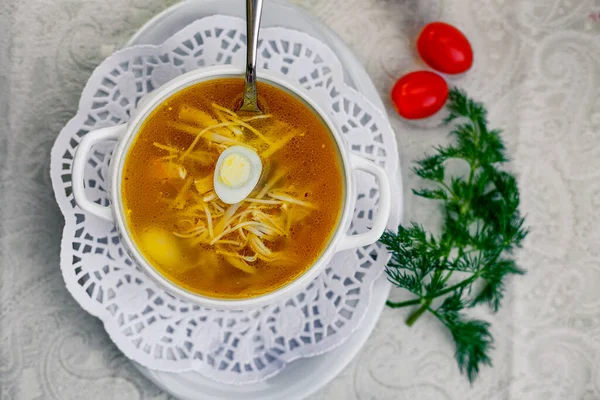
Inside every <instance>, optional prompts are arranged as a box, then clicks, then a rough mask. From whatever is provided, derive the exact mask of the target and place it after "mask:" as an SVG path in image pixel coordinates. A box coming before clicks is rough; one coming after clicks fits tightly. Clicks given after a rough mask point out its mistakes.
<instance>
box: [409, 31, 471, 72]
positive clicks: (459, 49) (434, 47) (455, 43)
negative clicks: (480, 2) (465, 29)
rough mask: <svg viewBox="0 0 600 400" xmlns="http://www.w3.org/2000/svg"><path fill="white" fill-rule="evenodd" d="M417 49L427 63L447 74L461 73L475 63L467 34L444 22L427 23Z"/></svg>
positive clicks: (420, 35) (418, 40)
mask: <svg viewBox="0 0 600 400" xmlns="http://www.w3.org/2000/svg"><path fill="white" fill-rule="evenodd" d="M417 50H418V51H419V55H420V56H421V58H422V59H423V61H425V63H426V64H427V65H429V66H430V67H431V68H433V69H435V70H437V71H440V72H443V73H446V74H460V73H463V72H465V71H466V70H468V69H469V68H471V65H473V49H472V48H471V44H470V43H469V41H468V40H467V38H466V37H465V35H463V33H462V32H461V31H459V30H458V29H456V28H455V27H453V26H452V25H448V24H446V23H444V22H432V23H430V24H427V25H425V28H423V30H422V31H421V33H420V34H419V38H418V39H417Z"/></svg>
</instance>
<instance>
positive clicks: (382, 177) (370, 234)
mask: <svg viewBox="0 0 600 400" xmlns="http://www.w3.org/2000/svg"><path fill="white" fill-rule="evenodd" d="M350 161H351V163H352V170H353V171H355V170H360V171H365V172H367V173H369V174H371V175H373V176H375V178H377V185H378V186H379V210H377V215H375V217H374V219H373V226H372V227H371V229H370V230H369V231H367V232H364V233H358V234H356V235H345V236H343V237H342V238H341V240H340V243H339V245H338V248H337V250H338V251H342V250H348V249H356V248H358V247H362V246H367V245H369V244H372V243H375V242H376V241H377V240H379V238H380V237H381V235H382V234H383V231H385V227H386V226H387V223H388V219H389V218H390V210H391V204H390V202H391V189H390V179H389V178H388V176H387V173H386V172H385V170H384V169H383V168H381V167H380V166H378V165H377V164H375V163H373V162H371V161H368V160H365V159H364V158H362V157H359V156H357V155H354V154H351V155H350Z"/></svg>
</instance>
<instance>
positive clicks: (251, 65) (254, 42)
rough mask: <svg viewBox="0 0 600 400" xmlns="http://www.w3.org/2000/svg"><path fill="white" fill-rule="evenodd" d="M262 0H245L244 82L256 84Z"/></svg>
mask: <svg viewBox="0 0 600 400" xmlns="http://www.w3.org/2000/svg"><path fill="white" fill-rule="evenodd" d="M262 4H263V0H246V35H247V37H248V39H247V40H248V52H247V54H246V83H249V84H252V85H255V84H256V50H257V47H258V29H259V28H260V17H261V14H262Z"/></svg>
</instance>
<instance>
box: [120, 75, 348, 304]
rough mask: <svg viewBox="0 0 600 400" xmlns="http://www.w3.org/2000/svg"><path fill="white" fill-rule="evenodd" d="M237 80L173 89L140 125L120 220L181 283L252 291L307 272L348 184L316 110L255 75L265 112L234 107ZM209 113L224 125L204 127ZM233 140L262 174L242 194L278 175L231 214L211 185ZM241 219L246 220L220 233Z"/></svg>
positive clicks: (204, 291)
mask: <svg viewBox="0 0 600 400" xmlns="http://www.w3.org/2000/svg"><path fill="white" fill-rule="evenodd" d="M242 91H243V80H242V79H239V78H223V79H215V80H211V81H207V82H201V83H198V84H195V85H193V86H191V87H189V88H187V89H184V90H182V91H181V92H178V93H176V94H175V95H173V96H171V97H170V98H168V99H167V100H166V101H164V102H163V103H162V104H160V105H159V106H158V107H157V108H156V109H155V110H154V111H153V112H152V113H151V115H150V116H149V117H148V118H147V119H146V121H145V122H144V124H143V125H142V127H141V128H140V131H139V132H138V134H137V137H136V138H135V139H134V142H133V144H132V146H131V148H130V150H129V153H128V154H127V157H126V160H125V165H124V171H123V178H122V196H123V202H124V208H125V211H126V221H127V226H128V229H129V231H130V233H131V235H132V237H133V239H134V241H135V243H136V245H137V246H138V248H139V249H140V251H141V252H142V254H143V255H144V257H145V258H146V260H148V262H149V263H150V264H151V265H152V266H153V267H154V268H155V269H156V270H157V271H158V272H160V273H161V274H162V275H163V276H165V277H166V278H167V279H168V280H170V281H171V282H173V283H174V284H176V285H177V286H180V287H182V288H185V289H187V290H188V291H191V292H194V293H198V294H201V295H206V296H210V297H215V298H231V299H233V298H236V299H239V298H250V297H255V296H259V295H262V294H265V293H268V292H271V291H273V290H275V289H277V288H280V287H282V286H284V285H285V284H287V283H289V282H290V281H292V280H294V279H295V278H297V277H298V276H299V275H301V274H302V273H304V272H305V271H306V270H307V269H308V268H309V267H310V266H311V265H312V264H313V263H314V262H315V261H316V260H317V258H318V257H319V256H320V255H321V253H322V252H323V251H324V249H325V248H326V246H327V244H328V242H329V240H330V238H331V236H332V233H333V232H334V230H335V229H336V227H337V224H338V223H339V219H340V213H341V208H342V203H343V196H344V190H345V188H344V184H343V178H342V171H341V167H340V157H339V154H338V150H337V148H336V144H335V140H334V138H333V137H332V135H331V133H330V132H329V130H328V128H327V127H326V125H325V124H324V123H323V122H322V120H321V118H320V117H319V116H317V115H316V114H315V113H314V112H313V111H312V110H311V109H310V108H308V107H307V106H306V105H305V104H304V103H303V102H302V101H301V100H299V99H297V98H296V97H294V96H292V95H291V94H289V93H287V92H285V91H284V90H282V89H279V88H277V87H274V86H271V85H268V84H265V83H261V82H259V84H258V92H259V101H260V104H261V105H262V107H263V111H264V112H265V114H266V115H267V116H268V118H264V119H254V120H252V119H249V117H243V116H242V115H238V116H237V117H232V116H231V115H235V114H229V113H231V110H235V109H236V107H235V106H236V104H238V103H239V102H240V98H241V93H242ZM215 105H216V106H215ZM217 106H220V107H222V108H223V109H225V110H229V113H228V112H226V111H225V110H223V109H221V108H216V107H217ZM236 118H237V121H242V122H243V123H244V124H246V126H244V125H243V124H241V125H235V121H233V122H232V120H233V119H236ZM228 123H229V124H230V125H228ZM215 124H220V125H222V126H217V127H215V128H211V129H209V130H208V132H207V131H206V129H205V128H207V127H210V126H214V125H215ZM223 125H224V126H223ZM247 126H250V128H253V129H254V130H255V131H258V132H259V133H260V134H261V135H263V136H264V138H261V137H259V136H258V135H257V134H256V133H255V132H253V130H252V129H250V128H248V127H247ZM203 130H204V133H202V134H200V132H202V131H203ZM199 134H200V137H198V135H199ZM211 135H212V136H211ZM232 141H236V142H241V143H243V144H244V145H246V146H251V147H252V148H253V149H254V150H255V151H256V153H257V154H259V156H261V161H262V163H263V172H262V176H261V180H260V181H259V184H258V185H257V186H256V188H255V189H254V191H253V192H252V193H251V194H250V196H249V198H256V197H257V196H258V195H259V194H260V192H261V190H262V189H263V188H264V187H265V185H267V184H270V183H271V180H275V179H276V178H277V177H278V176H280V177H279V179H278V180H276V181H275V183H273V185H272V187H271V186H270V187H269V188H267V189H268V190H265V191H263V192H264V193H263V195H262V197H261V199H259V200H260V202H258V203H256V202H255V203H253V202H252V201H243V202H241V203H240V204H239V205H237V206H236V207H237V208H235V207H234V208H235V215H236V216H239V217H236V218H233V220H231V221H229V220H228V219H227V218H226V217H227V210H228V209H229V207H230V206H229V205H228V204H224V203H223V202H221V201H220V200H219V199H218V198H216V199H215V198H214V197H215V195H214V194H213V192H212V191H211V190H210V189H212V187H209V186H207V185H212V183H210V184H209V183H208V182H211V179H212V176H213V173H214V169H215V164H216V160H217V158H218V156H219V154H220V153H221V152H222V151H223V150H224V149H225V148H227V147H229V146H230V145H231V143H233V142H232ZM267 141H268V142H267ZM224 142H225V143H224ZM229 142H231V143H229ZM272 146H273V147H272ZM271 147H272V149H271ZM269 149H271V150H269ZM281 199H284V200H281ZM288 200H289V201H288ZM232 210H233V209H232ZM244 211H246V212H245V213H244ZM209 214H210V218H209ZM243 221H246V222H248V221H249V222H250V223H247V224H245V225H246V226H245V227H242V228H238V229H235V230H234V231H232V232H229V233H227V232H226V231H227V230H228V229H233V228H235V227H236V226H240V225H239V223H240V222H243ZM220 223H221V224H220ZM242 225H244V224H242ZM265 232H266V233H265ZM223 233H227V234H225V235H222V234H223ZM219 234H221V235H222V237H221V238H219V237H218V236H219ZM215 240H217V242H215V243H211V242H214V241H215ZM265 248H266V249H265ZM253 258H254V259H253Z"/></svg>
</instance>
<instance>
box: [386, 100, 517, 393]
mask: <svg viewBox="0 0 600 400" xmlns="http://www.w3.org/2000/svg"><path fill="white" fill-rule="evenodd" d="M447 109H448V110H449V115H448V117H447V118H446V119H445V123H446V124H451V125H452V131H451V136H452V137H453V138H454V144H453V145H449V146H438V147H436V148H435V154H433V155H431V156H428V157H425V158H423V159H422V160H419V161H417V162H416V166H415V167H414V172H415V173H416V174H417V175H418V176H419V177H421V178H423V179H425V180H426V181H429V182H430V183H431V187H430V188H426V189H419V190H413V193H414V194H415V195H417V196H420V197H424V198H427V199H432V200H438V201H440V203H441V204H442V211H443V224H442V227H441V230H440V233H439V234H432V233H428V232H426V231H425V229H424V228H423V227H422V226H421V225H419V224H416V223H412V224H410V225H408V226H402V225H401V226H399V227H398V232H396V233H394V232H389V231H388V232H386V233H384V235H383V236H382V237H381V239H380V241H381V243H383V244H384V245H385V246H386V247H387V248H388V249H389V251H390V252H391V254H392V258H391V260H390V262H389V263H388V265H387V267H386V272H387V274H388V279H389V280H390V281H391V282H392V283H393V284H394V285H396V286H398V287H400V288H403V289H406V290H408V291H409V292H411V293H412V294H414V295H415V298H414V299H412V300H407V301H403V302H391V301H388V302H387V305H388V306H390V307H392V308H400V307H407V306H419V307H418V308H417V309H416V310H415V311H414V312H413V313H412V314H410V315H409V317H408V319H407V320H406V323H407V325H409V326H411V325H412V324H414V323H415V321H416V320H417V319H418V318H419V317H420V316H421V315H423V314H424V313H425V312H430V313H431V314H433V315H434V316H435V317H437V318H438V319H439V320H440V322H442V324H444V325H445V326H446V327H447V328H448V329H449V331H450V333H451V336H452V338H453V340H454V343H455V346H456V352H455V357H456V360H457V362H458V366H459V369H460V371H461V373H466V375H467V377H468V379H469V381H470V382H471V383H473V381H474V380H475V378H476V377H477V374H478V373H479V367H480V366H482V365H488V366H491V365H492V361H491V358H490V352H491V350H492V349H493V337H492V335H491V333H490V324H489V323H488V322H486V321H482V320H477V319H469V318H468V317H466V316H465V313H464V311H465V310H466V309H468V308H470V307H474V306H477V305H481V304H485V305H487V306H489V307H490V309H491V310H492V311H494V312H496V311H497V310H498V308H499V307H500V304H501V302H502V298H503V296H504V290H505V278H506V277H507V276H508V275H511V274H523V273H524V271H523V270H522V269H520V268H519V267H518V266H517V265H516V263H515V260H514V258H513V250H514V249H515V248H518V247H520V246H521V243H522V242H523V239H525V237H526V236H527V233H528V229H527V228H526V227H525V221H524V218H523V217H521V215H520V212H519V189H518V187H517V180H516V178H515V176H514V175H512V174H510V173H509V172H507V171H504V170H502V169H501V167H502V165H503V164H504V163H506V162H507V155H506V149H505V147H504V143H503V141H502V139H501V137H500V133H501V131H499V130H490V129H488V126H487V119H486V109H485V107H484V106H483V105H482V104H481V103H477V102H475V101H473V100H472V99H470V98H469V97H468V96H467V95H466V94H465V92H463V91H461V90H459V89H456V88H453V89H451V90H450V94H449V97H448V103H447ZM451 160H455V161H456V160H458V161H459V162H464V163H466V164H467V165H468V167H469V171H468V173H466V174H465V175H464V176H462V175H461V176H458V175H449V174H447V171H446V169H447V166H448V164H449V161H451ZM452 276H454V278H455V279H454V280H452V281H450V278H451V277H452ZM456 278H459V279H458V280H457V279H456ZM478 281H480V282H481V283H482V284H483V288H482V289H481V290H478V291H477V293H474V292H475V290H472V289H473V284H474V283H475V282H478ZM438 298H440V301H441V300H442V299H443V301H442V302H441V305H439V306H435V307H434V305H433V302H434V299H438Z"/></svg>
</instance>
